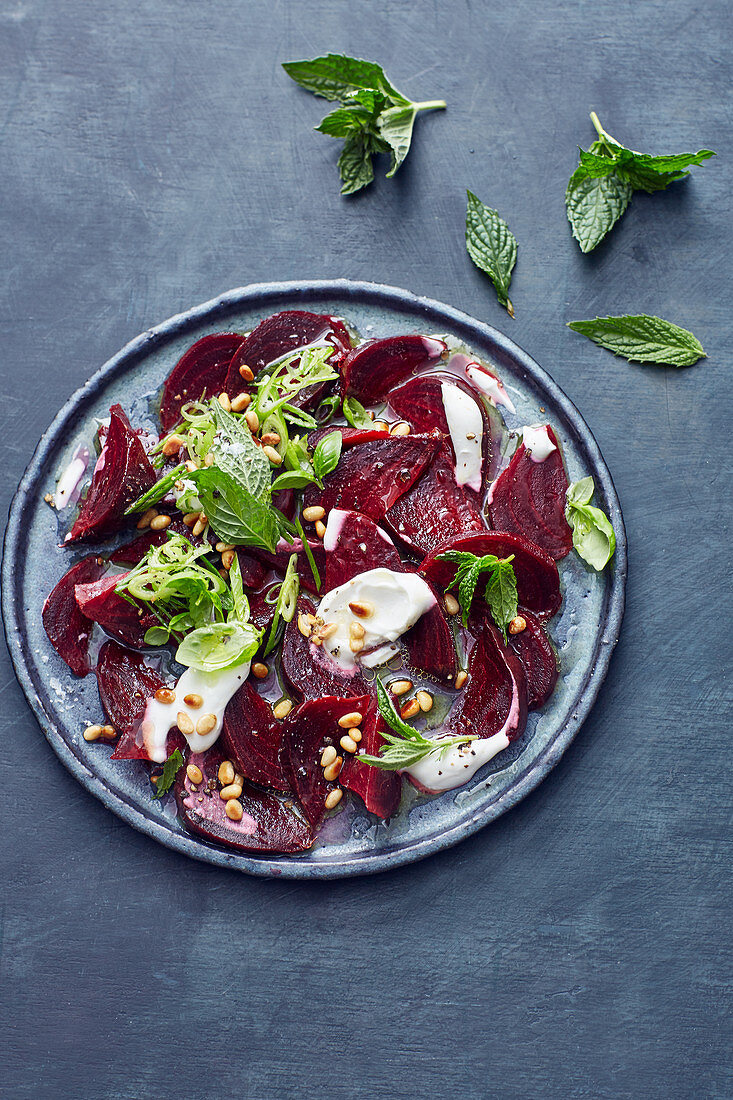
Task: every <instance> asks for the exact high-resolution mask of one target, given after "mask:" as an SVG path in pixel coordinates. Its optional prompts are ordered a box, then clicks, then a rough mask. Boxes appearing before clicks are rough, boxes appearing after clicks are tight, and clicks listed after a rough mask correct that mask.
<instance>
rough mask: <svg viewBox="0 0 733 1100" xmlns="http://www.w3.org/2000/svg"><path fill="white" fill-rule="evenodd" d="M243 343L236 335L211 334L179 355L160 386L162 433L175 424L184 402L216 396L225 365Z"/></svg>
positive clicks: (226, 369) (220, 388)
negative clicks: (161, 387) (161, 395)
mask: <svg viewBox="0 0 733 1100" xmlns="http://www.w3.org/2000/svg"><path fill="white" fill-rule="evenodd" d="M243 342H244V337H243V336H242V335H241V334H240V333H238V332H215V333H213V334H212V335H211V336H204V337H203V338H202V339H201V340H197V341H196V343H195V344H193V345H192V346H191V347H190V348H189V349H188V351H186V352H184V353H183V355H182V356H181V358H180V359H179V360H178V362H177V363H176V365H175V367H174V368H173V370H172V371H171V372H170V374H169V375H168V377H167V378H166V380H165V383H164V385H163V398H162V400H161V403H160V423H161V427H162V428H163V431H164V432H169V431H170V430H171V428H172V427H173V426H174V425H175V424H177V423H178V420H179V419H180V414H181V407H182V406H183V405H185V404H186V402H187V401H200V400H201V399H202V398H204V397H216V396H217V394H220V393H221V392H222V391H223V390H224V388H225V384H226V380H227V372H228V370H229V365H230V363H231V361H232V358H233V356H234V353H235V352H236V350H237V348H238V347H239V346H240V345H241V344H242V343H243ZM239 381H240V383H241V378H240V379H239ZM240 388H241V386H240Z"/></svg>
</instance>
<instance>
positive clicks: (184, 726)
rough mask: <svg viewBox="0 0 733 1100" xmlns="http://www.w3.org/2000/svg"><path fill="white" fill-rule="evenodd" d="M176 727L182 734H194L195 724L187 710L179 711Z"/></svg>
mask: <svg viewBox="0 0 733 1100" xmlns="http://www.w3.org/2000/svg"><path fill="white" fill-rule="evenodd" d="M176 725H177V726H178V728H179V730H180V731H181V733H187V734H188V735H189V736H190V735H191V734H192V733H193V722H192V721H191V719H190V718H189V717H188V715H187V714H186V712H185V710H179V712H178V714H177V715H176Z"/></svg>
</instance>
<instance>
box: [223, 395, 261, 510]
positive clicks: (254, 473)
mask: <svg viewBox="0 0 733 1100" xmlns="http://www.w3.org/2000/svg"><path fill="white" fill-rule="evenodd" d="M211 407H212V409H213V413H214V422H215V424H216V428H217V431H216V435H215V436H214V441H213V443H212V445H211V451H212V452H213V455H214V462H215V464H216V466H218V467H219V469H220V470H223V471H224V473H225V474H229V475H230V476H231V477H233V478H234V479H235V480H236V481H238V482H239V484H240V485H242V486H243V487H244V488H245V489H246V490H247V492H249V493H251V494H252V496H253V497H256V498H257V499H258V500H268V499H269V496H270V479H271V477H272V466H271V465H270V461H269V459H268V457H267V455H266V454H265V453H264V452H263V450H262V448H261V447H258V446H257V444H256V443H255V441H254V439H253V437H252V433H251V431H250V430H249V428H248V426H247V423H246V421H242V420H240V419H239V418H238V417H237V416H236V415H235V414H234V413H229V412H226V411H225V410H224V409H223V408H222V407H221V405H220V404H219V402H218V401H212V403H211Z"/></svg>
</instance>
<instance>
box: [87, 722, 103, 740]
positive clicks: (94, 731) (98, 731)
mask: <svg viewBox="0 0 733 1100" xmlns="http://www.w3.org/2000/svg"><path fill="white" fill-rule="evenodd" d="M82 736H83V738H84V740H85V741H98V740H99V738H100V737H101V736H102V727H101V726H87V728H86V729H85V730H84V733H83V734H82Z"/></svg>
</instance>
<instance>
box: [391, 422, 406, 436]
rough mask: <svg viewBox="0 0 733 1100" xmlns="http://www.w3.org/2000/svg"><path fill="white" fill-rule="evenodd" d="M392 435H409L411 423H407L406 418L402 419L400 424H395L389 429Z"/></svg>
mask: <svg viewBox="0 0 733 1100" xmlns="http://www.w3.org/2000/svg"><path fill="white" fill-rule="evenodd" d="M389 434H390V435H409V434H410V425H409V424H406V423H405V421H404V420H400V421H399V423H398V424H393V425H392V427H391V428H390V429H389Z"/></svg>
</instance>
